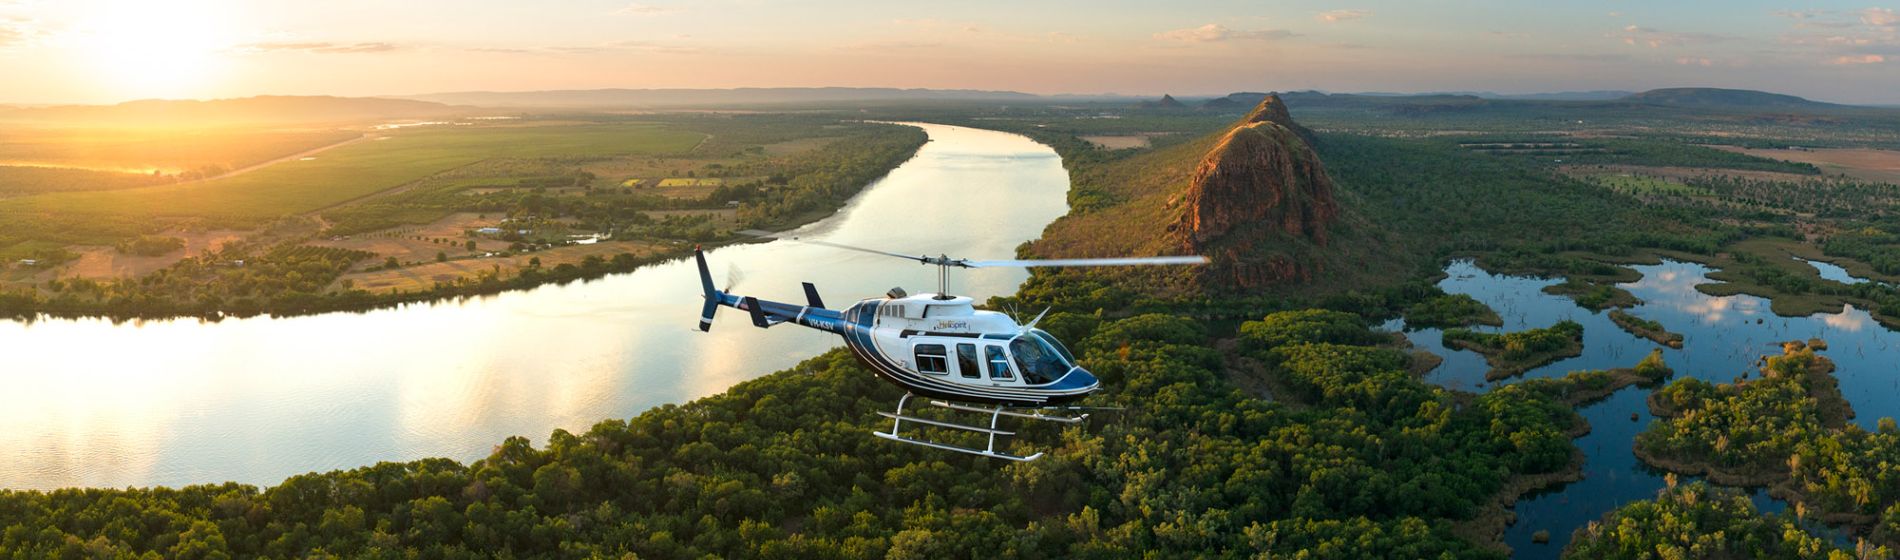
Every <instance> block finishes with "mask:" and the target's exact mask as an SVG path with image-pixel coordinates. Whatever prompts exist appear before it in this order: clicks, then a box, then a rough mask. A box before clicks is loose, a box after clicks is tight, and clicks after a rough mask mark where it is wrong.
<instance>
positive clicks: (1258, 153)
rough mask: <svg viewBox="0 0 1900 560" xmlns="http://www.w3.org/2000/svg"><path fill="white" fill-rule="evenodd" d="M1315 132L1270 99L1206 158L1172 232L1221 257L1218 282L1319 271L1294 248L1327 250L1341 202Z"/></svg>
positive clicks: (1214, 270) (1258, 281)
mask: <svg viewBox="0 0 1900 560" xmlns="http://www.w3.org/2000/svg"><path fill="white" fill-rule="evenodd" d="M1311 134H1312V133H1311V132H1310V131H1307V130H1306V129H1305V128H1304V127H1301V126H1299V124H1298V123H1295V122H1293V118H1292V117H1291V116H1290V115H1289V114H1288V113H1287V111H1286V106H1285V104H1283V103H1281V102H1280V99H1279V98H1278V97H1275V96H1268V97H1267V98H1266V99H1265V100H1262V101H1261V102H1260V105H1258V106H1256V107H1255V108H1254V110H1253V112H1251V113H1249V114H1248V115H1247V117H1246V118H1244V119H1242V120H1241V121H1240V122H1238V123H1235V125H1234V126H1233V128H1231V129H1229V130H1228V131H1227V132H1226V133H1225V135H1223V136H1222V137H1221V138H1220V139H1219V141H1218V142H1216V143H1215V145H1214V148H1213V149H1212V150H1209V151H1208V152H1207V154H1206V155H1204V156H1203V157H1202V159H1201V163H1200V165H1199V166H1198V167H1196V168H1195V170H1194V174H1193V176H1192V177H1191V178H1190V180H1189V186H1188V189H1187V191H1186V192H1185V193H1184V194H1182V195H1181V197H1180V198H1179V199H1177V207H1178V208H1179V209H1180V215H1179V217H1178V218H1177V219H1176V221H1175V222H1174V224H1173V225H1171V226H1169V228H1168V229H1169V231H1171V232H1172V233H1173V235H1175V236H1176V237H1177V239H1178V240H1179V241H1180V243H1181V244H1182V245H1183V246H1184V248H1185V249H1187V250H1189V251H1193V252H1196V253H1200V254H1206V255H1208V256H1210V257H1212V258H1213V259H1214V261H1215V266H1213V267H1210V268H1209V269H1208V270H1207V272H1206V274H1208V275H1213V276H1216V278H1212V279H1213V280H1216V281H1218V282H1219V283H1222V284H1229V285H1234V286H1238V287H1241V288H1257V287H1265V286H1270V285H1273V284H1278V283H1283V282H1288V281H1298V280H1304V279H1307V278H1310V277H1311V275H1312V273H1314V272H1316V271H1317V267H1318V266H1319V265H1318V263H1317V262H1311V261H1310V259H1302V258H1300V257H1299V256H1297V255H1296V253H1297V251H1294V249H1295V248H1296V247H1295V246H1303V247H1315V246H1316V247H1324V246H1325V245H1326V242H1327V226H1328V225H1329V224H1331V223H1332V222H1333V220H1334V219H1335V218H1336V217H1337V216H1338V215H1339V205H1338V202H1336V201H1335V200H1334V198H1333V182H1332V178H1331V177H1329V176H1327V174H1326V168H1325V166H1324V165H1323V164H1321V162H1320V160H1319V155H1318V154H1317V153H1315V152H1314V151H1313V148H1312V146H1311V145H1310V141H1309V140H1308V138H1310V137H1311Z"/></svg>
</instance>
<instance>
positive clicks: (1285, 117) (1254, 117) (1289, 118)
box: [1241, 94, 1318, 146]
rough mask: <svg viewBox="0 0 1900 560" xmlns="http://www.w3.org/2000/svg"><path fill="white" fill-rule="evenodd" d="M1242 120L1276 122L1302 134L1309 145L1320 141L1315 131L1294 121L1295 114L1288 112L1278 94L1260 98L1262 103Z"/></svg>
mask: <svg viewBox="0 0 1900 560" xmlns="http://www.w3.org/2000/svg"><path fill="white" fill-rule="evenodd" d="M1241 122H1243V123H1262V122H1270V123H1274V124H1277V125H1280V126H1284V127H1286V128H1287V129H1288V130H1291V131H1293V133H1294V134H1298V135H1300V140H1303V141H1305V142H1306V143H1307V145H1309V146H1310V145H1312V144H1316V143H1318V137H1316V136H1314V135H1313V131H1311V130H1308V129H1307V128H1306V127H1304V126H1300V123H1296V122H1293V114H1292V113H1289V112H1287V110H1286V102H1283V101H1280V96H1278V95H1274V94H1267V98H1266V99H1262V100H1260V104H1259V105H1255V106H1254V108H1253V111H1252V112H1249V113H1247V118H1245V119H1242V120H1241Z"/></svg>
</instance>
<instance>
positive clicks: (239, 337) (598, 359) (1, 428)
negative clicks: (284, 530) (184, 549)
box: [0, 124, 1069, 489]
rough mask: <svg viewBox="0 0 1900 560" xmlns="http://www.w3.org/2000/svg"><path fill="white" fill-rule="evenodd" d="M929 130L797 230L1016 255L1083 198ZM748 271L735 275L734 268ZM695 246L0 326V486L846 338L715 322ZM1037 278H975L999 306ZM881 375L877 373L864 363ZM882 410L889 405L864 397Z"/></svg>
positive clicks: (610, 410)
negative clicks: (366, 300) (349, 301)
mask: <svg viewBox="0 0 1900 560" xmlns="http://www.w3.org/2000/svg"><path fill="white" fill-rule="evenodd" d="M919 126H921V127H922V128H923V129H924V130H925V131H926V132H928V133H929V135H930V139H931V141H930V142H929V143H927V144H925V145H924V147H923V149H922V150H920V151H919V152H918V153H917V155H916V157H915V158H913V159H911V160H910V161H908V162H906V163H905V164H903V165H902V166H900V167H898V168H897V169H895V170H893V171H892V172H891V173H890V174H889V175H888V176H886V177H885V178H883V179H881V180H879V181H878V182H876V183H874V184H872V185H871V186H870V187H868V188H866V189H865V190H864V192H863V193H861V194H860V195H859V196H858V197H857V198H855V199H853V200H852V201H851V202H850V203H849V204H848V205H847V206H846V207H845V208H844V209H843V210H842V211H840V212H839V213H838V214H836V215H834V216H832V217H830V218H828V219H825V220H823V221H820V222H817V223H814V224H811V225H809V226H806V227H804V228H800V229H799V230H798V232H796V233H795V234H794V235H799V236H802V237H805V238H811V239H823V240H828V241H833V242H838V243H847V244H856V245H865V246H871V247H877V248H883V249H887V250H891V251H897V252H904V253H928V254H933V255H934V254H938V253H948V254H951V255H955V256H967V257H976V258H1011V257H1013V256H1014V254H1015V247H1016V246H1017V245H1019V244H1021V243H1022V242H1024V241H1028V240H1030V239H1034V238H1036V237H1037V236H1038V235H1040V233H1041V231H1042V228H1043V227H1044V226H1045V225H1047V224H1048V223H1049V222H1050V221H1052V220H1054V219H1055V218H1056V217H1058V216H1061V215H1062V214H1064V213H1066V212H1067V211H1068V207H1067V203H1066V202H1065V197H1066V194H1067V191H1068V188H1069V181H1068V174H1067V172H1066V171H1064V170H1063V169H1062V162H1061V160H1060V159H1059V158H1058V157H1057V156H1056V154H1055V152H1054V151H1052V150H1050V149H1049V148H1048V147H1046V146H1042V145H1040V144H1036V143H1034V142H1032V141H1030V140H1029V139H1027V138H1025V137H1022V136H1016V135H1011V134H1005V133H1000V132H992V131H985V130H977V129H969V128H961V127H952V126H941V125H928V124H925V125H919ZM708 258H709V259H710V261H711V262H712V269H713V275H714V277H715V280H716V281H718V282H719V283H721V284H722V285H723V284H725V283H726V282H727V280H728V279H731V278H738V279H740V284H739V285H738V287H737V291H739V292H741V293H747V294H750V295H757V296H760V297H765V298H772V299H781V300H787V301H802V300H803V299H804V295H803V292H802V291H801V290H800V288H799V282H800V281H810V282H813V283H815V284H817V285H818V288H819V291H820V292H821V293H822V294H823V295H824V297H825V300H826V302H827V303H830V304H831V305H832V306H837V307H841V306H843V305H844V304H848V303H850V302H852V301H855V300H857V299H859V298H863V297H871V296H876V295H880V294H883V293H884V292H885V290H888V289H890V288H891V287H892V286H896V285H902V286H904V287H905V288H907V289H909V290H911V291H913V292H916V291H923V290H926V289H930V290H934V289H935V287H936V286H935V282H936V280H935V278H936V274H935V270H934V269H931V268H927V267H924V266H921V265H917V264H912V263H905V262H903V261H900V260H897V259H892V258H889V257H880V256H874V255H866V254H861V253H855V252H850V251H841V250H837V249H832V248H827V247H819V246H813V245H806V244H799V243H793V242H786V241H775V242H771V243H761V244H749V245H739V246H730V247H722V248H719V249H716V250H713V251H711V252H709V253H708ZM734 267H736V268H738V269H740V270H741V271H742V273H741V274H730V273H729V272H728V271H729V269H730V268H734ZM697 276H698V275H697V272H696V271H695V270H694V267H693V264H692V262H691V261H690V260H679V261H674V262H670V263H666V264H661V265H655V266H651V267H647V268H643V269H640V270H638V271H634V272H632V273H628V274H619V275H614V276H610V277H607V278H603V279H600V280H596V281H592V282H586V283H577V284H571V285H567V286H543V287H540V288H536V289H533V290H527V291H521V292H510V293H505V294H501V295H498V296H493V297H487V298H480V299H472V300H468V301H461V302H443V303H435V304H417V305H409V306H404V307H400V308H392V309H384V310H378V311H371V312H367V313H335V314H326V315H317V316H309V317H295V318H285V319H276V318H252V319H238V320H226V321H222V322H218V323H206V322H201V321H197V320H178V321H160V322H145V323H142V324H131V323H128V324H117V325H115V324H113V323H111V322H109V321H104V320H48V321H37V322H32V323H22V322H11V321H9V322H0V360H3V361H0V488H15V489H21V488H28V489H45V488H55V487H66V486H105V487H122V486H148V485H183V484H192V483H207V482H218V481H225V480H235V481H239V482H245V483H251V484H259V485H271V484H275V483H277V482H279V481H281V480H283V479H284V478H285V477H287V476H290V475H293V474H298V473H303V472H310V471H322V470H330V469H343V468H352V467H357V466H362V465H368V464H373V463H375V462H378V461H401V460H411V459H419V458H424V457H449V458H453V459H457V460H462V461H467V460H472V459H477V458H480V457H482V456H485V455H487V453H488V452H489V451H490V449H491V448H492V447H493V446H494V445H495V444H497V443H500V442H501V440H502V439H504V438H506V437H508V436H513V435H521V436H527V437H530V438H532V439H533V440H534V441H535V442H536V443H541V442H544V441H545V439H546V437H547V434H548V433H550V432H551V431H553V430H554V429H556V428H564V429H567V430H570V431H581V430H585V429H587V428H588V427H589V426H591V425H593V424H594V423H595V422H598V421H600V420H602V419H606V418H626V417H631V416H633V415H636V414H638V413H640V412H641V411H643V410H646V409H648V408H651V407H653V406H656V405H661V404H665V403H679V402H684V401H688V400H692V399H695V398H699V397H704V396H708V395H713V394H716V393H719V392H721V391H723V390H725V389H726V388H727V387H729V386H731V385H732V384H734V383H738V382H740V381H744V380H746V379H751V378H753V377H757V376H759V375H762V374H765V373H770V372H772V371H776V370H779V369H783V368H786V367H789V366H792V365H795V364H797V363H798V362H799V361H801V360H803V359H806V358H809V357H812V356H814V355H816V354H818V353H820V352H823V351H824V350H825V349H827V348H831V347H833V346H837V345H838V339H837V338H836V337H832V336H827V335H824V334H822V333H819V332H817V331H811V330H805V329H799V328H797V327H791V326H787V327H782V328H776V329H772V330H771V331H769V332H768V331H763V330H760V329H756V328H753V327H752V326H751V324H750V323H749V322H748V321H747V320H746V318H744V317H742V316H739V315H737V314H734V313H731V311H732V310H730V309H727V310H722V313H723V314H722V316H721V317H720V321H719V323H718V324H716V325H714V328H713V331H712V332H711V333H700V332H698V331H697V330H696V325H697V324H698V321H699V320H698V313H699V307H700V295H699V280H698V278H697ZM1025 278H1027V274H1026V273H1025V272H1023V271H1021V270H1011V269H978V270H971V271H967V272H960V273H958V274H957V275H956V276H955V277H953V281H952V284H951V290H952V291H954V292H957V293H961V294H965V295H971V296H974V297H976V298H977V299H978V300H979V301H981V300H982V299H984V298H987V297H989V296H992V295H999V294H1009V293H1014V292H1015V290H1016V287H1017V286H1018V285H1019V284H1021V283H1022V281H1023V279H1025ZM865 381H866V382H867V383H875V382H876V381H875V380H872V379H869V378H867V379H866V380H865ZM866 414H867V415H868V414H870V411H866Z"/></svg>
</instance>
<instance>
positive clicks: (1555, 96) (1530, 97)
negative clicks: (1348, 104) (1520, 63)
mask: <svg viewBox="0 0 1900 560" xmlns="http://www.w3.org/2000/svg"><path fill="white" fill-rule="evenodd" d="M1635 94H1636V92H1632V91H1623V90H1610V89H1605V90H1591V91H1558V92H1550V93H1496V92H1489V91H1438V92H1429V93H1387V92H1362V93H1356V94H1353V95H1365V96H1371V97H1415V96H1432V95H1460V96H1468V97H1476V98H1479V99H1507V100H1519V101H1609V100H1613V99H1622V98H1624V97H1629V96H1631V95H1635Z"/></svg>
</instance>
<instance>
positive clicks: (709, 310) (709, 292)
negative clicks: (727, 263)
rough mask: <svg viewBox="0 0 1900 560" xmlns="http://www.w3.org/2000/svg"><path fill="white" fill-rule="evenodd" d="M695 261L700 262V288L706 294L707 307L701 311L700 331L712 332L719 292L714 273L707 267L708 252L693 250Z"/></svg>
mask: <svg viewBox="0 0 1900 560" xmlns="http://www.w3.org/2000/svg"><path fill="white" fill-rule="evenodd" d="M693 259H694V260H697V261H699V286H700V288H701V289H703V290H705V292H706V305H705V306H704V307H701V308H700V310H699V330H700V331H702V332H704V331H710V330H712V324H713V315H714V314H716V313H718V312H719V290H717V289H715V288H713V281H712V271H711V270H710V269H708V268H707V267H706V252H705V251H701V250H700V249H699V248H698V247H694V248H693Z"/></svg>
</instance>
